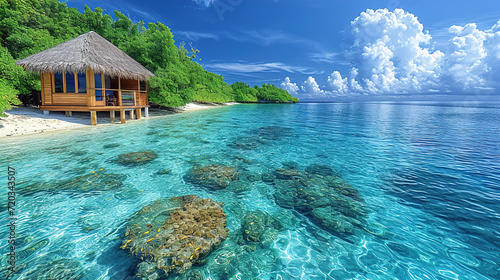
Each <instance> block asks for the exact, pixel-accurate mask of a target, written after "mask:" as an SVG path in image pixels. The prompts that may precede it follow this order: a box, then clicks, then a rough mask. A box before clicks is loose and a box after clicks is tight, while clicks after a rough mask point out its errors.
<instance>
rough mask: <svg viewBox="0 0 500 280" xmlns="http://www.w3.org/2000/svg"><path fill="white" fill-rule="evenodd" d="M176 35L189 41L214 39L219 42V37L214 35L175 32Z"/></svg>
mask: <svg viewBox="0 0 500 280" xmlns="http://www.w3.org/2000/svg"><path fill="white" fill-rule="evenodd" d="M174 33H175V35H177V36H179V37H180V38H182V39H185V40H189V41H198V40H199V39H214V40H219V37H218V36H217V35H215V34H212V33H201V32H195V31H175V32H174Z"/></svg>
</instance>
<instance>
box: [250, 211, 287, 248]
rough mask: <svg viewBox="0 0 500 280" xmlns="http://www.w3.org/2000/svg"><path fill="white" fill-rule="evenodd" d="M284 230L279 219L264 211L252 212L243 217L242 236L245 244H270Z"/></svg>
mask: <svg viewBox="0 0 500 280" xmlns="http://www.w3.org/2000/svg"><path fill="white" fill-rule="evenodd" d="M283 229H284V226H283V225H282V224H281V222H280V221H279V220H278V219H276V218H274V217H273V216H272V215H270V214H268V213H265V212H262V211H251V212H249V213H248V214H247V215H245V216H244V217H243V223H242V235H243V240H244V242H245V243H258V244H261V245H262V246H264V245H267V244H270V243H272V241H273V240H274V239H275V238H276V235H277V234H278V232H280V231H282V230H283Z"/></svg>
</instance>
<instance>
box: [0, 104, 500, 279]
mask: <svg viewBox="0 0 500 280" xmlns="http://www.w3.org/2000/svg"><path fill="white" fill-rule="evenodd" d="M499 123H500V111H499V109H498V108H497V107H495V106H485V107H482V106H478V105H475V106H462V105H460V106H456V105H453V104H452V105H449V104H448V105H446V106H444V105H440V104H432V105H427V104H295V105H275V104H265V105H238V106H230V107H222V108H217V109H212V110H207V111H198V112H191V113H183V114H177V115H169V116H166V117H164V118H159V119H150V120H143V121H140V122H135V123H131V124H127V125H116V126H114V125H113V126H98V127H92V128H88V129H86V130H76V131H71V132H65V133H59V134H54V135H52V136H50V135H47V136H45V135H37V136H30V137H24V138H17V139H16V138H13V139H5V140H2V141H3V142H2V143H1V144H0V150H1V155H0V165H1V166H2V170H7V166H13V167H15V168H16V170H17V177H16V182H17V184H18V187H17V191H16V192H17V202H18V203H17V205H16V206H17V208H16V214H17V218H18V220H17V221H16V223H17V227H16V253H17V262H16V274H15V277H14V279H134V277H135V276H134V275H136V274H137V273H141V275H152V274H148V273H149V272H148V271H153V272H154V271H159V270H157V269H161V270H162V271H165V272H168V273H169V276H162V277H163V278H167V277H168V279H499V278H500V270H499V269H498V268H499V267H500V263H499V261H498V260H499V259H500V255H499V254H498V252H499V251H500V239H499V237H498V236H500V214H498V213H500V196H499V195H498V191H499V186H500V130H499V129H498V124H499ZM0 195H1V197H2V199H3V200H4V201H6V197H7V190H5V191H3V192H1V193H0ZM184 195H197V196H199V197H200V198H209V199H211V200H213V201H214V202H220V203H221V205H222V209H223V210H224V213H225V215H226V218H227V221H226V223H227V225H226V228H227V229H228V230H229V235H228V237H227V238H226V239H225V240H224V241H223V242H222V243H220V245H218V246H215V245H214V246H213V248H211V252H209V250H207V249H205V248H204V247H203V248H204V249H201V248H200V249H198V250H196V249H197V247H202V246H196V247H193V248H191V245H190V242H185V241H186V240H191V239H187V238H186V239H182V242H180V240H177V239H180V238H183V237H181V236H179V237H178V238H177V237H175V238H174V237H165V239H164V240H174V241H172V242H173V244H177V245H178V246H180V247H179V249H180V251H179V252H182V254H184V255H186V256H185V258H188V259H189V258H190V257H192V259H191V260H190V261H187V259H186V260H181V259H175V260H174V261H173V262H172V256H170V257H169V258H168V260H169V262H170V263H169V267H168V268H167V266H166V265H165V266H162V265H161V264H158V263H154V264H153V263H152V262H150V263H148V265H147V266H145V265H142V266H139V267H138V265H139V264H140V263H141V262H142V260H141V259H140V258H137V257H134V256H133V255H132V254H130V253H127V250H123V249H120V247H123V246H124V245H123V244H124V243H125V244H126V243H127V240H126V239H125V235H126V233H127V234H130V233H131V232H130V227H131V226H133V224H135V223H133V224H132V225H131V224H130V222H131V221H132V220H133V219H134V218H133V217H137V216H134V215H136V214H137V213H138V212H139V211H141V209H147V207H148V205H154V203H155V201H163V200H161V199H171V198H176V197H181V196H184ZM144 207H146V208H144ZM184 209H190V208H189V207H187V208H186V207H184ZM185 211H188V210H185ZM189 211H191V210H189ZM189 211H188V212H189ZM193 211H194V210H193ZM169 213H170V212H169ZM170 214H171V213H170ZM188 215H191V214H189V213H188ZM0 216H1V218H2V219H3V220H4V221H7V217H8V212H7V211H6V210H5V209H2V212H0ZM139 217H140V216H139ZM162 217H163V216H162ZM167 219H169V218H168V215H167V216H165V217H164V219H163V220H161V221H160V220H159V221H155V222H148V223H146V224H145V225H142V228H143V230H142V231H141V233H140V234H143V237H140V238H139V237H138V238H139V239H137V240H141V242H143V243H141V244H142V245H141V246H142V247H137V248H146V250H156V249H158V248H159V247H161V246H162V245H164V244H160V243H158V242H159V241H157V240H158V239H159V237H160V236H162V233H161V228H160V227H161V224H162V223H166V220H167ZM199 220H200V221H203V220H204V219H199ZM148 225H150V226H151V228H153V229H154V230H155V231H156V233H152V230H151V229H150V227H149V226H148ZM206 226H207V228H206V230H205V231H206V232H205V233H204V235H203V236H202V237H200V238H206V240H208V241H210V240H211V239H210V238H211V237H210V233H211V231H213V230H214V229H215V228H216V226H214V225H212V226H211V225H206ZM211 227H214V229H211ZM148 229H150V230H149V231H150V232H148V233H146V232H147V231H148ZM158 230H160V231H158ZM0 232H1V234H2V236H7V235H8V228H7V227H2V228H1V229H0ZM132 233H133V234H135V232H134V231H132ZM140 234H139V235H140ZM193 234H194V233H193ZM156 235H158V236H159V237H156ZM132 237H133V236H132ZM169 238H170V239H169ZM132 239H133V238H132ZM150 239H152V240H151V241H149V240H150ZM193 240H195V239H193ZM204 240H205V239H204ZM148 241H149V242H148ZM208 241H207V242H208ZM131 242H132V241H131ZM157 243H158V244H157ZM207 244H208V243H207ZM214 244H215V243H214ZM216 244H218V243H216ZM129 245H132V243H129ZM129 245H128V244H127V245H126V246H125V248H127V246H129ZM177 245H175V246H177ZM182 245H185V246H187V247H182ZM192 245H193V246H194V244H192ZM157 247H158V248H157ZM0 248H1V250H2V252H3V253H2V255H3V256H2V258H3V259H2V261H3V263H4V264H5V263H6V258H7V256H6V254H7V253H8V252H9V251H10V248H9V244H8V243H7V239H5V238H4V239H2V240H0ZM134 248H136V247H134ZM148 248H149V249H148ZM207 248H208V247H207ZM138 250H139V251H140V249H138ZM160 250H162V249H160ZM158 252H163V251H158ZM165 252H167V251H165ZM141 254H142V255H141ZM141 254H139V257H140V256H146V255H143V253H141ZM158 254H159V253H155V252H152V253H151V254H150V255H153V256H156V255H158ZM182 254H180V255H182ZM136 255H137V254H136ZM179 258H180V257H179ZM193 260H194V261H193ZM176 261H177V264H179V265H183V264H188V263H189V264H191V263H193V265H192V266H190V268H189V269H188V270H186V272H185V273H183V274H178V273H176V272H178V271H181V270H182V271H183V269H181V268H179V269H177V268H175V267H172V265H175V264H176ZM150 266H151V267H150ZM161 267H163V268H161ZM150 268H153V269H151V270H149V269H150ZM6 272H7V267H6V266H5V265H2V271H0V273H2V275H4V274H5V273H6ZM161 273H163V272H161ZM161 273H160V274H159V275H164V274H161Z"/></svg>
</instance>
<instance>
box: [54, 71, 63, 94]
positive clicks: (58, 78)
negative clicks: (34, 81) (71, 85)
mask: <svg viewBox="0 0 500 280" xmlns="http://www.w3.org/2000/svg"><path fill="white" fill-rule="evenodd" d="M54 92H64V89H63V76H62V74H58V73H55V74H54Z"/></svg>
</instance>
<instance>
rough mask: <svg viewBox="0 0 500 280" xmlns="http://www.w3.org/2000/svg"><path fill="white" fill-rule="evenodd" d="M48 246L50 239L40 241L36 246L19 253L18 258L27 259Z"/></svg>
mask: <svg viewBox="0 0 500 280" xmlns="http://www.w3.org/2000/svg"><path fill="white" fill-rule="evenodd" d="M47 244H49V240H48V239H43V240H40V241H38V242H36V243H35V244H33V245H31V246H29V247H28V248H26V249H23V250H21V251H20V252H18V253H17V258H18V259H24V258H27V257H29V256H31V254H33V253H34V252H36V251H38V250H40V249H42V248H43V247H45V246H47Z"/></svg>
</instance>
